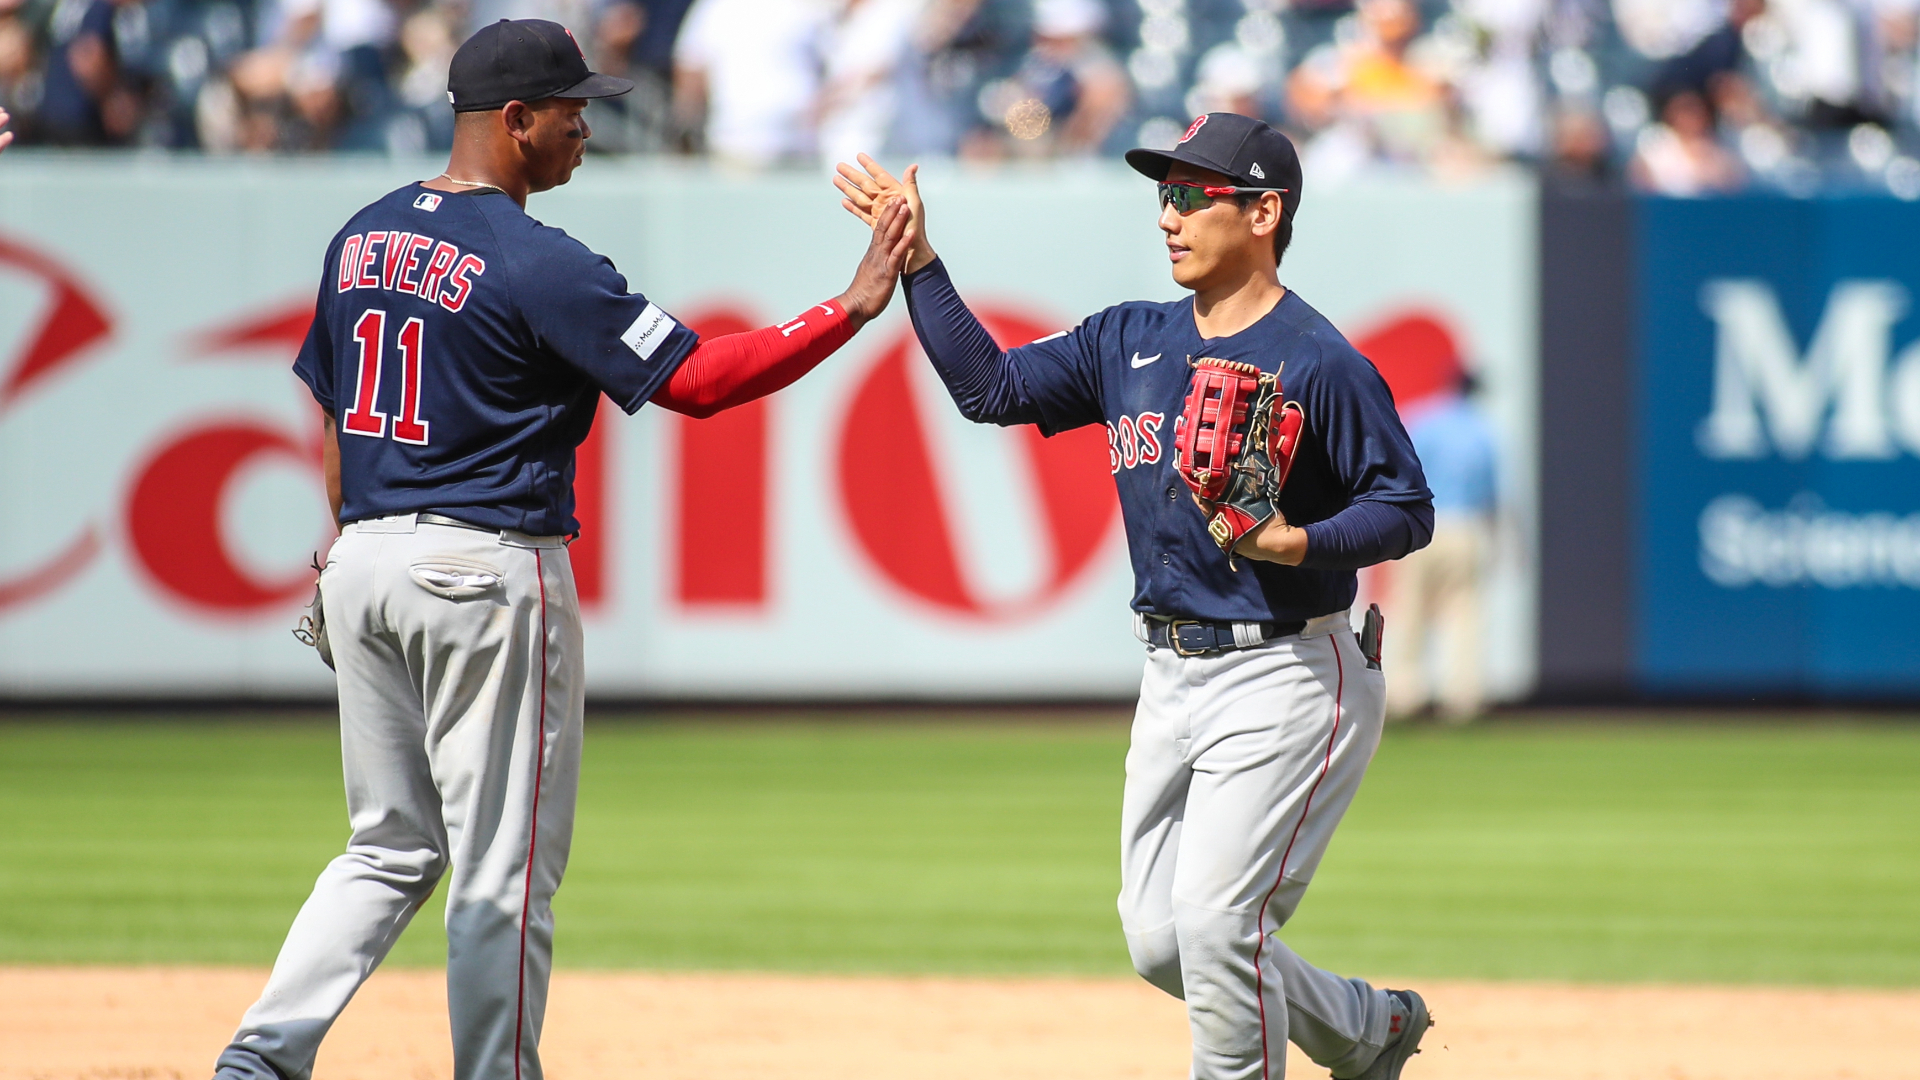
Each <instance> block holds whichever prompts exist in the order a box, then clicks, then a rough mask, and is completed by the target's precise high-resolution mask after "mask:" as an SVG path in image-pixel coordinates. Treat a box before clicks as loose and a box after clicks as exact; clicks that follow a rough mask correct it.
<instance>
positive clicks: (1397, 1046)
mask: <svg viewBox="0 0 1920 1080" xmlns="http://www.w3.org/2000/svg"><path fill="white" fill-rule="evenodd" d="M1387 993H1388V995H1390V996H1391V997H1392V998H1393V999H1394V1001H1395V1003H1396V1004H1398V1005H1399V1006H1400V1007H1401V1011H1396V1012H1394V1013H1393V1016H1392V1019H1391V1020H1390V1021H1388V1024H1389V1026H1388V1028H1387V1044H1386V1045H1385V1046H1383V1047H1381V1048H1380V1056H1378V1057H1376V1058H1374V1059H1373V1064H1371V1065H1369V1066H1367V1068H1366V1071H1364V1072H1360V1073H1355V1074H1354V1075H1353V1076H1348V1077H1338V1078H1336V1080H1400V1070H1401V1069H1404V1068H1406V1067H1407V1059H1408V1058H1410V1057H1412V1056H1413V1055H1415V1054H1417V1053H1419V1052H1420V1040H1421V1039H1422V1038H1424V1037H1425V1036H1426V1034H1427V1029H1428V1028H1430V1027H1432V1026H1433V1016H1432V1014H1430V1013H1428V1012H1427V1003H1426V1002H1425V1001H1423V1000H1421V998H1420V995H1419V994H1417V993H1415V992H1413V991H1412V990H1389V991H1387Z"/></svg>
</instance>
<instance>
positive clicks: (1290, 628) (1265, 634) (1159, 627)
mask: <svg viewBox="0 0 1920 1080" xmlns="http://www.w3.org/2000/svg"><path fill="white" fill-rule="evenodd" d="M1144 622H1145V625H1146V639H1147V644H1149V645H1152V646H1154V647H1155V648H1160V649H1172V650H1173V651H1174V652H1175V653H1177V654H1178V655H1180V656H1204V655H1206V654H1207V653H1216V652H1231V651H1232V650H1234V649H1251V648H1253V647H1254V646H1256V645H1265V644H1266V643H1267V642H1269V641H1272V640H1273V639H1275V638H1283V637H1291V636H1293V635H1294V634H1297V633H1299V632H1300V631H1302V630H1305V629H1306V628H1307V624H1306V620H1304V619H1303V620H1300V621H1298V622H1252V623H1230V622H1204V621H1202V620H1199V619H1170V620H1169V619H1162V618H1159V617H1157V616H1154V615H1148V616H1146V618H1145V620H1144ZM1236 627H1239V628H1243V629H1242V630H1241V634H1245V632H1246V631H1247V630H1252V631H1255V632H1256V633H1258V635H1259V638H1258V640H1254V641H1246V642H1244V643H1243V642H1242V640H1241V636H1240V635H1236V634H1235V632H1234V631H1235V628H1236Z"/></svg>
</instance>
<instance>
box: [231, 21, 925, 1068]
mask: <svg viewBox="0 0 1920 1080" xmlns="http://www.w3.org/2000/svg"><path fill="white" fill-rule="evenodd" d="M449 87H450V93H449V96H450V97H451V99H452V102H453V107H454V109H455V111H456V113H457V114H458V119H457V124H456V130H455V144H454V150H453V155H452V159H451V162H450V164H449V165H448V167H447V171H446V172H444V173H442V174H441V175H439V176H437V177H435V178H434V179H432V180H428V181H426V182H425V183H415V184H409V185H407V186H406V187H404V188H401V189H400V190H398V191H395V192H392V193H391V194H388V195H386V196H384V197H382V198H381V199H380V200H379V201H377V202H375V203H373V204H372V205H370V206H368V207H366V208H365V209H364V210H361V211H360V212H359V213H357V214H355V215H354V216H353V218H352V219H351V220H350V221H348V222H347V225H346V227H345V228H343V229H341V230H340V233H339V235H338V236H336V237H335V238H334V239H333V242H332V243H331V244H330V245H329V246H328V248H327V254H326V261H325V265H324V276H323V278H322V282H321V286H320V295H319V301H318V309H317V310H316V311H315V313H314V320H313V326H312V329H311V330H310V331H309V333H308V336H307V340H306V343H305V345H304V346H302V348H301V350H300V356H299V359H298V360H297V361H296V363H295V365H294V371H295V373H296V374H298V375H299V376H300V378H301V379H302V380H304V381H305V382H306V383H307V385H308V386H309V387H310V388H311V389H312V391H313V396H314V399H315V400H316V401H318V402H319V404H320V407H321V409H323V410H324V411H325V414H326V427H325V433H326V437H325V440H324V449H325V467H326V475H327V488H328V494H329V498H330V500H331V502H332V506H333V510H334V513H335V515H336V517H337V519H338V520H339V521H340V522H341V523H342V525H343V526H344V528H343V530H342V534H341V536H340V538H339V540H338V541H336V542H335V543H334V545H333V547H332V549H331V550H330V551H329V552H328V554H327V561H326V566H325V569H324V570H323V571H322V573H321V576H320V586H321V592H322V595H323V603H322V604H321V610H322V611H323V613H324V615H325V629H326V640H327V642H328V643H329V644H330V646H331V650H332V660H333V661H334V662H335V663H336V665H337V671H338V677H339V693H340V735H341V749H342V756H343V759H344V762H345V773H346V787H347V806H348V812H349V815H350V819H351V825H352V836H351V838H350V839H349V841H348V844H347V851H346V854H344V855H342V856H340V857H339V858H337V859H335V860H334V861H333V862H332V863H331V864H330V865H329V866H328V867H327V868H326V870H325V871H324V872H323V873H322V874H321V875H320V879H319V881H318V882H317V883H316V884H315V885H314V888H313V893H312V895H311V896H309V897H308V899H307V902H306V904H305V905H304V906H303V907H302V908H301V909H300V913H299V915H298V916H297V917H296V918H295V919H294V923H293V927H292V929H291V930H290V931H289V932H288V934H287V940H286V944H285V945H284V946H282V948H281V951H280V956H279V959H278V960H277V961H276V962H275V964H274V968H273V974H272V977H271V978H270V979H269V981H268V983H267V987H266V991H265V993H263V994H262V995H261V997H260V1000H259V1001H258V1002H257V1003H256V1004H255V1005H254V1006H253V1007H252V1008H251V1009H250V1010H248V1012H247V1014H246V1018H245V1019H244V1020H243V1021H242V1023H241V1026H240V1030H239V1032H238V1034H236V1035H235V1036H234V1039H233V1042H232V1043H231V1044H230V1045H229V1046H228V1047H227V1049H226V1051H225V1052H224V1053H222V1054H221V1055H220V1059H219V1063H218V1065H217V1070H218V1071H217V1075H218V1076H219V1077H223V1078H225V1077H234V1078H239V1077H246V1078H253V1080H305V1078H306V1077H309V1076H310V1075H311V1074H312V1071H313V1063H314V1055H315V1053H316V1051H317V1050H318V1049H319V1046H320V1040H321V1038H322V1037H323V1036H324V1035H325V1034H326V1032H327V1028H328V1026H329V1025H331V1024H332V1023H333V1020H334V1018H335V1017H337V1016H338V1015H339V1014H340V1011H341V1010H342V1009H343V1008H345V1007H346V1004H347V1002H348V1000H349V999H350V998H352V996H353V994H354V991H355V990H356V989H357V988H358V987H359V985H360V983H361V982H362V981H363V980H365V979H366V977H367V976H368V975H369V974H370V973H371V972H372V971H373V969H374V967H375V966H376V965H378V964H379V963H380V960H381V958H382V957H384V956H385V955H386V953H387V950H388V949H389V948H390V947H391V946H392V945H393V942H394V940H395V939H396V938H397V937H399V935H400V933H401V931H402V930H403V929H405V927H406V925H407V922H408V921H409V920H410V919H411V918H412V917H413V915H414V913H415V912H417V911H418V910H419V909H420V906H421V905H422V904H424V903H425V902H426V900H427V897H428V895H429V894H431V893H432V892H433V889H434V887H435V885H436V884H437V883H439V882H441V881H442V879H444V880H445V884H446V890H447V946H448V947H447V996H448V1006H449V1012H450V1014H451V1019H452V1031H453V1057H454V1075H455V1076H456V1077H458V1078H461V1080H509V1078H511V1080H538V1077H539V1076H540V1075H541V1070H540V1057H539V1053H538V1046H539V1041H540V1024H541V1019H542V1016H543V1013H544V1009H545V1001H546V988H547V975H548V971H549V967H550V961H551V956H552V941H553V916H552V910H551V908H550V904H549V902H550V900H551V899H552V897H553V893H554V890H555V889H556V888H558V887H559V884H560V877H561V872H562V870H563V869H564V868H565V866H566V862H567V849H568V844H569V841H570V839H571V835H572V830H573V812H574V798H575V792H576V788H577V782H578V777H579V766H580V737H581V714H582V709H583V703H584V702H583V685H584V684H583V672H582V658H581V630H580V615H579V607H578V600H577V597H576V593H575V589H574V579H573V574H572V571H571V568H570V567H569V565H568V561H567V547H566V545H567V542H568V539H569V537H570V535H571V534H573V533H574V532H575V530H576V529H577V528H578V524H577V522H576V521H575V519H574V516H573V508H574V502H573V477H574V449H575V447H577V446H578V445H579V444H580V442H581V441H582V440H583V439H584V438H586V435H587V430H588V427H589V425H590V424H591V423H592V421H593V416H594V410H595V406H596V404H597V402H598V400H599V397H600V395H601V394H606V395H607V396H608V397H610V398H612V399H613V401H614V402H615V403H616V404H618V405H619V406H620V407H621V408H623V409H625V410H627V411H628V412H633V411H635V410H637V409H639V408H640V407H641V406H642V405H644V404H646V403H647V402H649V401H653V402H657V403H659V404H661V405H664V406H666V407H667V408H669V409H673V410H675V411H677V412H683V413H687V414H690V415H695V416H704V415H708V414H711V413H713V412H716V411H718V410H721V409H724V408H727V407H729V406H732V405H737V404H739V403H741V402H744V401H749V400H752V399H754V398H757V397H761V396H763V395H766V394H770V393H772V392H774V391H775V390H778V389H780V388H781V387H783V386H785V385H787V384H788V383H790V382H792V381H793V380H794V379H796V378H799V377H800V376H801V375H802V374H804V373H805V372H806V371H808V370H809V369H810V368H811V367H812V366H813V365H815V364H817V363H819V362H820V361H821V360H822V359H824V358H825V357H826V356H827V355H828V354H829V353H831V352H833V351H834V350H835V349H837V348H838V347H839V346H840V345H841V344H843V343H845V342H846V341H847V339H848V338H849V337H851V336H852V335H853V333H854V331H855V330H856V329H857V328H858V327H859V326H860V325H861V324H863V323H865V322H866V321H868V320H870V319H872V318H873V317H874V316H875V315H878V314H879V313H880V311H881V310H882V309H883V308H885V306H886V304H887V301H888V300H889V299H890V297H891V296H892V292H893V287H894V280H895V278H896V277H897V275H898V273H899V270H900V266H901V264H902V262H903V261H904V260H905V258H906V255H907V252H908V244H909V240H910V234H909V233H908V231H907V224H906V223H907V220H908V219H907V215H906V213H905V211H904V207H901V206H894V207H890V208H887V209H885V210H884V211H883V212H882V213H881V214H880V216H879V218H878V224H877V225H876V226H875V228H874V232H873V239H872V242H871V244H870V246H869V247H868V249H867V252H866V255H865V257H864V258H863V259H862V260H861V263H860V266H859V270H858V272H857V273H856V275H855V277H854V281H853V284H852V286H850V287H849V288H848V289H847V291H846V292H844V293H842V294H841V295H840V296H838V297H835V298H834V299H831V300H828V301H826V302H824V303H821V304H818V305H816V306H814V307H812V308H809V309H808V310H807V311H805V312H804V313H802V314H801V315H800V316H798V317H797V318H794V319H792V320H789V321H788V322H785V323H782V324H780V325H778V326H774V327H768V328H766V329H763V330H758V331H753V332H750V333H744V334H737V335H731V336H725V337H717V338H714V339H712V340H709V341H700V340H699V339H698V338H697V337H696V335H695V334H694V333H693V332H692V331H690V330H688V329H687V328H686V327H685V326H683V325H682V324H681V323H680V322H679V321H678V320H676V319H675V318H674V317H673V316H671V315H669V314H668V313H667V312H665V311H663V310H661V308H660V307H659V306H658V305H656V304H653V303H651V302H649V301H648V300H647V298H646V297H644V296H641V295H639V294H637V293H630V292H628V291H627V282H626V279H624V278H623V277H621V275H620V274H619V273H618V272H617V271H615V269H614V267H613V264H612V263H610V262H608V261H607V260H606V259H605V258H602V257H601V256H598V255H595V254H594V253H593V252H592V251H590V250H588V249H587V248H586V247H585V246H584V245H582V244H581V243H580V242H579V241H577V240H574V239H573V238H571V237H569V236H568V235H567V234H565V233H563V232H561V231H560V230H558V229H553V228H549V227H547V226H545V225H542V224H541V223H540V222H538V221H536V220H534V219H533V218H531V217H529V216H527V212H526V209H525V206H526V199H527V196H528V194H529V193H531V192H536V191H545V190H547V189H549V188H553V187H556V186H558V185H560V184H564V183H566V182H567V180H568V178H569V177H570V176H571V175H572V173H573V170H574V169H575V168H576V167H577V166H578V165H579V164H580V161H581V148H582V144H583V143H584V142H585V140H586V139H587V137H588V134H589V131H588V127H587V123H586V121H585V119H584V118H583V117H582V115H581V110H582V109H583V108H584V107H585V105H586V103H587V100H588V99H591V98H598V97H608V96H612V95H616V94H621V93H625V92H626V91H627V90H629V89H630V88H631V87H632V84H631V83H629V82H627V81H626V80H625V79H616V78H610V77H608V76H605V75H598V74H595V73H593V72H591V71H589V70H588V69H587V64H586V61H585V59H584V58H583V57H582V56H581V53H580V49H579V47H578V46H577V45H576V44H575V43H574V40H573V38H572V37H571V36H570V35H569V34H568V33H567V31H566V30H565V29H563V28H562V27H561V26H560V25H559V24H557V23H551V22H544V21H540V20H525V21H516V22H509V21H505V20H503V21H501V22H498V23H495V24H493V25H491V26H487V27H485V28H483V29H481V30H480V31H479V32H477V33H476V34H474V35H473V37H472V38H471V39H469V40H468V41H467V42H466V43H465V44H463V45H462V46H461V47H460V49H459V51H458V52H457V53H456V54H455V56H454V57H453V61H452V68H451V73H450V77H449ZM693 198H694V200H696V201H697V200H698V199H699V198H700V196H699V195H698V193H694V195H693ZM709 209H711V208H709Z"/></svg>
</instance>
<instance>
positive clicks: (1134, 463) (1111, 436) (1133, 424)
mask: <svg viewBox="0 0 1920 1080" xmlns="http://www.w3.org/2000/svg"><path fill="white" fill-rule="evenodd" d="M1166 421H1167V414H1165V413H1157V412H1143V413H1141V414H1140V415H1138V416H1122V417H1121V418H1120V419H1118V420H1113V421H1110V422H1108V424H1107V464H1108V466H1109V467H1110V470H1111V471H1112V472H1113V473H1114V474H1115V475H1118V474H1119V472H1120V470H1121V469H1132V468H1136V467H1138V466H1141V465H1152V464H1153V463H1155V462H1157V461H1159V460H1160V425H1161V424H1164V423H1166Z"/></svg>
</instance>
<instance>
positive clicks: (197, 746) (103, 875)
mask: <svg viewBox="0 0 1920 1080" xmlns="http://www.w3.org/2000/svg"><path fill="white" fill-rule="evenodd" d="M1124 752H1125V728H1124V724H1123V723H1122V722H1121V721H1120V720H1119V719H1118V718H1117V716H1116V719H1114V720H1113V721H1112V722H1091V721H1090V722H1084V723H1063V722H1057V721H1047V720H1039V721H1030V722H1027V723H1024V724H1023V723H1016V722H1005V723H995V724H989V723H965V722H955V723H937V722H929V721H927V720H926V719H925V718H924V717H921V718H916V719H914V720H913V721H911V722H904V723H898V724H883V723H869V722H859V723H851V722H849V723H807V722H802V721H794V722H774V723H719V722H715V721H713V720H712V719H704V720H703V719H699V718H684V719H681V720H678V721H674V722H659V723H654V722H648V723H632V722H617V721H600V720H596V721H593V722H590V724H589V727H588V734H587V750H586V768H585V776H584V780H583V783H582V792H581V812H580V819H579V828H578V833H577V836H576V839H575V845H574V856H573V863H572V867H571V869H570V871H569V874H568V878H567V882H566V886H565V887H564V888H563V889H562V890H561V893H560V896H559V899H558V901H557V902H556V907H557V908H558V916H559V932H558V946H557V952H558V956H557V960H558V963H559V964H560V965H561V966H574V967H589V966H590V967H612V968H624V967H650V968H677V969H704V968H749V969H783V970H822V971H824V970H833V971H891V972H1082V973H1111V974H1122V973H1124V972H1126V971H1127V970H1128V968H1127V961H1126V951H1125V948H1124V945H1123V944H1122V942H1121V939H1120V935H1119V930H1118V920H1117V918H1116V916H1115V915H1114V911H1113V893H1114V890H1115V887H1116V883H1117V870H1116V863H1117V840H1116V836H1115V833H1116V818H1117V815H1118V809H1119V795H1120V771H1121V760H1122V756H1123V754H1124ZM337 753H338V751H337V743H336V741H335V735H334V732H333V730H332V728H331V727H330V726H328V725H327V724H325V723H324V722H319V721H306V722H295V721H287V720H261V721H239V720H220V721H204V722H189V721H181V720H151V721H120V722H111V723H109V722H82V721H76V720H72V719H60V718H34V717H16V718H15V719H14V720H13V721H12V722H9V723H4V724H0V822H5V823H6V826H7V827H6V828H5V829H4V831H0V963H41V962H116V963H120V962H138V963H167V962H181V963H186V962H192V963H244V964H265V963H267V962H269V961H270V960H271V959H272V957H273V953H274V949H275V948H276V946H277V945H278V943H279V940H280V936H281V934H282V932H283V931H284V930H285V928H286V925H287V922H288V920H289V919H290V918H291V917H292V915H293V912H294V910H295V908H297V907H298V905H299V903H300V900H301V899H302V897H303V896H304V895H305V892H306V889H307V887H308V885H309V884H310V883H311V881H312V879H313V876H314V874H315V873H316V872H317V871H318V870H319V869H320V867H321V866H322V865H323V864H324V863H325V861H326V860H327V859H328V858H330V857H331V856H332V855H334V854H336V853H337V852H338V850H339V847H340V845H341V844H342V842H343V841H344V838H345V824H344V811H343V808H342V798H341V794H340V785H339V763H338V758H337ZM437 923H438V918H437V911H435V912H434V913H433V914H432V916H431V917H429V916H423V917H422V918H421V919H420V920H419V921H417V922H416V923H415V926H414V928H413V929H412V930H410V931H409V932H408V934H407V935H406V937H405V938H404V939H403V940H402V941H401V943H400V946H399V948H398V949H397V950H396V953H395V957H394V959H395V962H398V963H404V964H421V965H424V964H436V963H438V962H439V961H440V959H441V958H442V956H443V953H444V945H443V941H442V939H441V936H440V934H439V932H438V925H437ZM1287 937H1288V940H1289V941H1290V943H1291V944H1293V945H1294V947H1295V948H1296V949H1298V950H1299V951H1300V952H1302V953H1304V954H1306V955H1307V956H1309V957H1311V958H1313V959H1315V960H1316V961H1318V962H1319V963H1322V964H1324V965H1327V966H1329V967H1333V968H1336V969H1341V970H1349V971H1352V972H1354V973H1356V974H1377V973H1394V974H1400V975H1427V976H1451V977H1484V978H1554V979H1578V980H1662V981H1713V982H1747V981H1760V982H1775V983H1824V984H1858V985H1907V986H1913V985H1920V725H1900V724H1888V723H1880V724H1845V723H1831V724H1819V725H1814V724H1785V723H1756V724H1731V723H1713V724H1660V723H1652V722H1636V723H1631V724H1602V723H1520V722H1513V721H1507V722H1501V723H1495V724H1491V725H1486V726H1483V727H1477V728H1470V729H1466V730H1460V731H1451V730H1448V731H1438V730H1431V729H1426V730H1410V731H1402V730H1394V731H1392V732H1390V733H1389V735H1388V738H1387V740H1386V742H1385V744H1384V745H1383V747H1382V748H1381V751H1380V754H1379V757H1378V758H1377V759H1376V761H1375V764H1374V767H1373V770H1372V772H1371V774H1370V775H1369V777H1368V780H1367V784H1366V787H1365V788H1364V789H1363V790H1362V792H1361V794H1360V798H1359V800H1358V802H1357V803H1356V805H1355V808H1354V810H1353V812H1352V813H1351V814H1350V815H1349V817H1348V819H1347V822H1346V824H1345V826H1344V827H1343V828H1342V830H1341V833H1340V835H1339V837H1338V839H1337V840H1336V841H1335V844H1334V847H1333V850H1332V852H1331V853H1330V854H1329V856H1328V858H1327V860H1326V862H1325V864H1324V865H1323V867H1322V869H1321V872H1320V875H1319V878H1318V879H1317V880H1316V881H1315V883H1314V887H1313V889H1312V890H1311V891H1310V892H1309V893H1308V895H1307V899H1306V902H1305V904H1304V905H1303V907H1302V908H1301V910H1300V914H1299V916H1298V917H1297V918H1296V920H1295V921H1294V923H1293V924H1292V925H1291V926H1290V927H1289V928H1288V930H1287Z"/></svg>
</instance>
